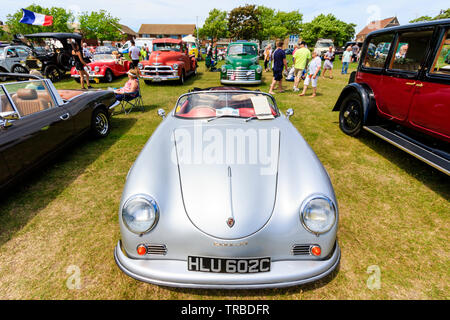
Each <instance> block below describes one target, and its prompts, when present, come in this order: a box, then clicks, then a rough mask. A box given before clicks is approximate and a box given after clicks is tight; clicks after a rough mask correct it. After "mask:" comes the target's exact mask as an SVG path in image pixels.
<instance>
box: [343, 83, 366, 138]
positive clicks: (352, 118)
mask: <svg viewBox="0 0 450 320" xmlns="http://www.w3.org/2000/svg"><path fill="white" fill-rule="evenodd" d="M363 117H364V110H363V107H362V102H361V97H360V96H359V94H358V93H356V92H352V93H350V94H349V95H347V97H345V98H344V100H342V103H341V108H340V112H339V127H340V128H341V130H342V131H343V132H344V133H345V134H347V135H349V136H352V137H354V136H357V135H358V134H359V133H360V132H361V128H362V126H363V121H364V120H363Z"/></svg>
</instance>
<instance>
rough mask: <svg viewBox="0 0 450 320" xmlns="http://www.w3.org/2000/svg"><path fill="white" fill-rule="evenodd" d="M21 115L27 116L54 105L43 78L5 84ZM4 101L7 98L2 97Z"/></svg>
mask: <svg viewBox="0 0 450 320" xmlns="http://www.w3.org/2000/svg"><path fill="white" fill-rule="evenodd" d="M3 87H4V88H5V90H6V91H7V92H8V94H9V96H10V97H11V99H12V101H13V103H14V105H15V106H16V108H17V110H18V111H19V114H20V116H22V117H23V116H27V115H30V114H33V113H37V112H40V111H42V110H46V109H49V108H52V107H54V106H55V105H56V104H55V101H54V99H53V98H52V96H51V94H50V92H49V90H48V88H47V86H46V84H45V82H44V81H42V80H29V81H21V82H14V83H7V84H4V85H3ZM2 99H3V101H2V103H3V102H5V101H6V100H5V99H4V98H2Z"/></svg>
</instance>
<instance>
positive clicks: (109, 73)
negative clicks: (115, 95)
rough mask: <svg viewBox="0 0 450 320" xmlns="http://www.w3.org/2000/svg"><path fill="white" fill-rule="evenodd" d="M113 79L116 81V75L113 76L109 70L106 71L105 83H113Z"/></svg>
mask: <svg viewBox="0 0 450 320" xmlns="http://www.w3.org/2000/svg"><path fill="white" fill-rule="evenodd" d="M113 79H114V75H113V73H112V71H111V70H109V69H108V70H106V72H105V81H106V82H108V83H111V82H112V81H113Z"/></svg>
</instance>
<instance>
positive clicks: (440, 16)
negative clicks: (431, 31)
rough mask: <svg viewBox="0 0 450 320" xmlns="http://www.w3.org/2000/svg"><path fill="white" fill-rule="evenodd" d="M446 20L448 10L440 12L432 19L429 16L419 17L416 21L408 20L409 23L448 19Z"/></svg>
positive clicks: (449, 12) (449, 10)
mask: <svg viewBox="0 0 450 320" xmlns="http://www.w3.org/2000/svg"><path fill="white" fill-rule="evenodd" d="M448 18H450V8H449V9H447V10H441V11H440V12H439V14H438V15H437V16H436V17H434V18H432V17H430V16H421V17H419V18H417V19H413V20H410V21H409V22H410V23H414V22H421V21H433V20H440V19H448Z"/></svg>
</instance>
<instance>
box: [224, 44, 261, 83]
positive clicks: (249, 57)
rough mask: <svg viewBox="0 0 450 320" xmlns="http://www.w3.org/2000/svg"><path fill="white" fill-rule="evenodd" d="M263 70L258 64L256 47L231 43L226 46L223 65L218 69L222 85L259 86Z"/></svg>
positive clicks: (254, 45) (255, 45)
mask: <svg viewBox="0 0 450 320" xmlns="http://www.w3.org/2000/svg"><path fill="white" fill-rule="evenodd" d="M262 70H263V68H262V67H261V66H260V65H259V63H258V45H257V44H256V43H253V42H232V43H230V44H229V45H228V49H227V57H226V59H225V64H224V65H223V66H222V68H221V69H220V82H221V83H223V84H233V85H239V84H243V85H249V84H260V83H261V76H262Z"/></svg>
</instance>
